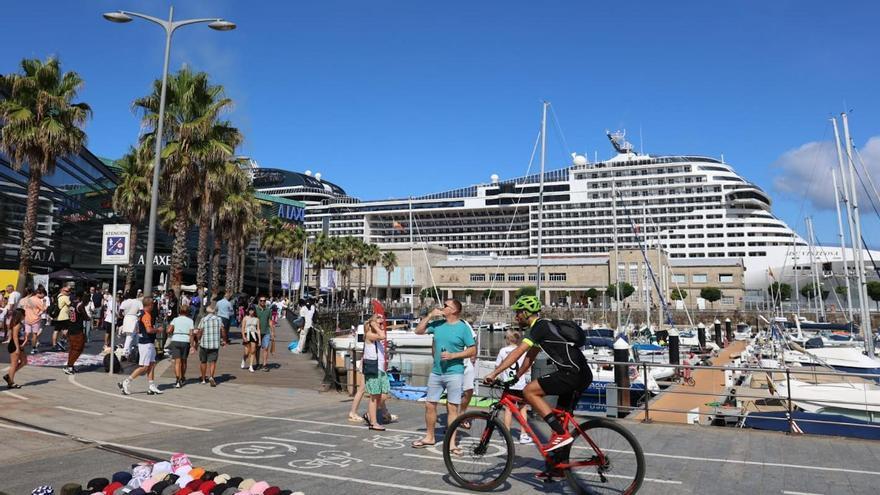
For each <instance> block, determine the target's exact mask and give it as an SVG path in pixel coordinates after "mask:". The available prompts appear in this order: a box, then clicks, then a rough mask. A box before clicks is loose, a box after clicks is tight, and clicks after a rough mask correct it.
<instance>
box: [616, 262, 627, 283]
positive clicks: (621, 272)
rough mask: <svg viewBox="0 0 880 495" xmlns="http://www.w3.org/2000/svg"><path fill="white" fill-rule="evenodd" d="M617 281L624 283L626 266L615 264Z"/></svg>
mask: <svg viewBox="0 0 880 495" xmlns="http://www.w3.org/2000/svg"><path fill="white" fill-rule="evenodd" d="M617 280H620V281H621V282H626V265H625V264H623V263H618V264H617Z"/></svg>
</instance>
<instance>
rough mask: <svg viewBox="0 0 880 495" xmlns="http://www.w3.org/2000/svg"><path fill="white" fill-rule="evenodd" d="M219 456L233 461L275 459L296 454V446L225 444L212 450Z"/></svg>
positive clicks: (273, 443)
mask: <svg viewBox="0 0 880 495" xmlns="http://www.w3.org/2000/svg"><path fill="white" fill-rule="evenodd" d="M211 451H212V452H214V453H215V454H217V455H220V456H223V457H231V458H233V459H273V458H277V457H285V456H288V455H291V454H296V446H294V445H290V444H286V443H282V442H272V441H268V440H252V441H250V442H232V443H224V444H222V445H218V446H216V447H214V448H213V449H212V450H211Z"/></svg>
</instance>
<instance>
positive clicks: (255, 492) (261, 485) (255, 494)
mask: <svg viewBox="0 0 880 495" xmlns="http://www.w3.org/2000/svg"><path fill="white" fill-rule="evenodd" d="M266 488H269V483H266V482H265V481H260V482H257V483H254V486H252V487H251V495H263V492H265V491H266Z"/></svg>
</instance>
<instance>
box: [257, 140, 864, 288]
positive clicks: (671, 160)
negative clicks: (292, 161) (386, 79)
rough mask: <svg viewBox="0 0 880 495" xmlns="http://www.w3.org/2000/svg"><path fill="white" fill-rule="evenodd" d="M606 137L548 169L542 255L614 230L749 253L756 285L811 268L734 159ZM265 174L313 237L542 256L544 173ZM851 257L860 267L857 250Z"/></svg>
mask: <svg viewBox="0 0 880 495" xmlns="http://www.w3.org/2000/svg"><path fill="white" fill-rule="evenodd" d="M608 138H609V140H610V142H611V145H612V146H613V148H614V151H615V153H614V156H613V157H611V158H610V159H607V160H604V161H597V162H589V161H588V160H587V158H586V157H585V156H583V155H573V160H572V163H571V165H570V166H568V167H565V168H561V169H556V170H551V171H547V172H545V174H544V206H543V220H542V223H543V225H542V229H541V230H542V231H543V239H542V256H543V257H545V258H550V257H566V258H572V257H590V256H601V255H606V254H607V253H608V252H610V251H611V250H612V249H613V242H614V240H613V237H614V230H615V229H616V230H617V237H618V239H617V242H618V245H619V246H620V248H638V247H639V242H642V243H645V242H646V241H647V243H648V244H650V245H656V242H660V243H661V245H662V246H663V247H664V249H666V250H667V251H668V252H669V256H670V257H671V258H707V259H709V258H739V259H742V260H743V264H744V266H745V268H746V278H745V285H746V289H747V290H752V291H756V292H757V291H763V290H764V289H766V287H767V286H768V285H769V284H770V283H771V282H772V281H773V280H774V279H776V278H777V277H781V276H786V275H790V274H792V273H793V265H795V264H796V266H798V270H809V269H810V267H811V266H812V265H811V264H810V259H811V258H810V255H809V249H810V248H809V246H808V243H807V241H806V240H804V239H803V238H802V237H801V236H799V235H798V234H797V233H796V232H795V231H794V230H793V229H791V228H790V227H789V226H788V225H786V224H785V223H784V222H783V221H781V220H780V219H779V218H777V217H776V216H774V215H773V213H772V211H771V199H770V197H769V195H768V194H767V193H766V192H765V191H763V190H762V189H761V188H760V187H759V186H757V185H756V184H754V183H752V182H749V181H748V180H746V179H745V178H743V177H742V176H741V175H740V174H738V173H737V172H736V171H735V170H734V168H733V167H732V166H731V165H729V164H727V163H725V162H724V161H723V160H719V159H716V158H711V157H705V156H690V155H674V156H667V155H660V156H654V155H648V154H640V153H637V152H635V151H634V149H633V146H632V145H631V144H630V143H629V142H627V141H626V139H625V134H624V133H623V132H615V133H608ZM278 172H283V174H279V173H278ZM273 176H275V178H276V180H274V181H270V180H266V179H267V178H270V177H273ZM257 177H259V179H258V180H256V181H255V184H256V185H257V187H258V189H259V190H260V191H261V192H264V193H267V194H272V195H279V196H283V197H288V198H290V199H297V200H300V201H303V202H305V203H306V212H305V226H306V229H307V231H308V232H309V233H312V234H317V233H318V232H321V231H325V232H329V234H330V235H340V236H358V237H362V238H363V239H364V240H365V241H368V242H373V243H378V244H383V245H389V244H395V243H408V242H409V241H410V233H412V235H413V237H414V240H415V242H418V243H422V242H424V243H429V244H437V245H441V246H444V247H446V248H447V249H448V253H449V256H450V258H469V257H482V258H485V257H498V258H526V257H536V256H537V254H538V251H537V250H538V242H537V233H538V200H539V194H538V192H539V183H540V178H541V177H540V175H539V174H534V175H529V176H525V177H517V178H512V179H506V180H501V179H500V178H499V177H498V176H497V175H492V176H491V179H490V181H489V182H488V183H484V184H477V185H472V186H469V187H463V188H461V189H454V190H449V191H444V192H439V193H435V194H428V195H425V196H418V197H412V198H400V199H387V200H369V201H362V200H359V199H356V198H353V197H350V196H348V195H347V194H346V193H345V191H344V190H343V189H342V188H341V187H339V186H338V185H336V184H333V183H330V182H327V181H325V180H323V179H321V177H320V176H319V175H317V174H316V175H312V174H311V173H310V172H306V173H305V174H298V173H291V172H287V171H280V170H277V169H262V170H260V171H259V172H258V174H257ZM615 191H616V196H617V200H616V204H614V205H612V202H613V201H614V200H613V194H614V192H615ZM612 206H613V207H614V208H616V216H617V224H616V225H615V222H614V213H615V211H614V209H613V208H612ZM410 218H412V221H411V220H410ZM410 224H412V225H411V226H412V231H410V229H409V227H410ZM847 251H849V249H848V250H847ZM814 259H815V262H816V266H819V264H820V263H821V264H822V266H824V267H825V268H823V270H824V271H825V273H826V275H827V274H828V272H830V271H831V266H832V265H831V264H832V263H833V262H837V263H838V265H839V263H840V261H841V260H842V257H841V250H840V248H829V247H817V248H814ZM847 259H848V260H850V264H851V263H852V261H851V260H852V259H853V258H852V253H848V255H847ZM795 260H796V262H795ZM807 273H808V272H807ZM804 275H805V277H806V273H804Z"/></svg>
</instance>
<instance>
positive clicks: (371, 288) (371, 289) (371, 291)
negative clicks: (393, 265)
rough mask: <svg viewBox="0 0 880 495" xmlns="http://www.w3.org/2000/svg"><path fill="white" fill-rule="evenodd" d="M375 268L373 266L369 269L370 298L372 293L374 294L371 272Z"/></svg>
mask: <svg viewBox="0 0 880 495" xmlns="http://www.w3.org/2000/svg"><path fill="white" fill-rule="evenodd" d="M375 268H376V267H375V266H371V267H370V295H371V296H372V295H373V292H374V291H373V272H374V271H376V270H375ZM374 299H375V298H374Z"/></svg>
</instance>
